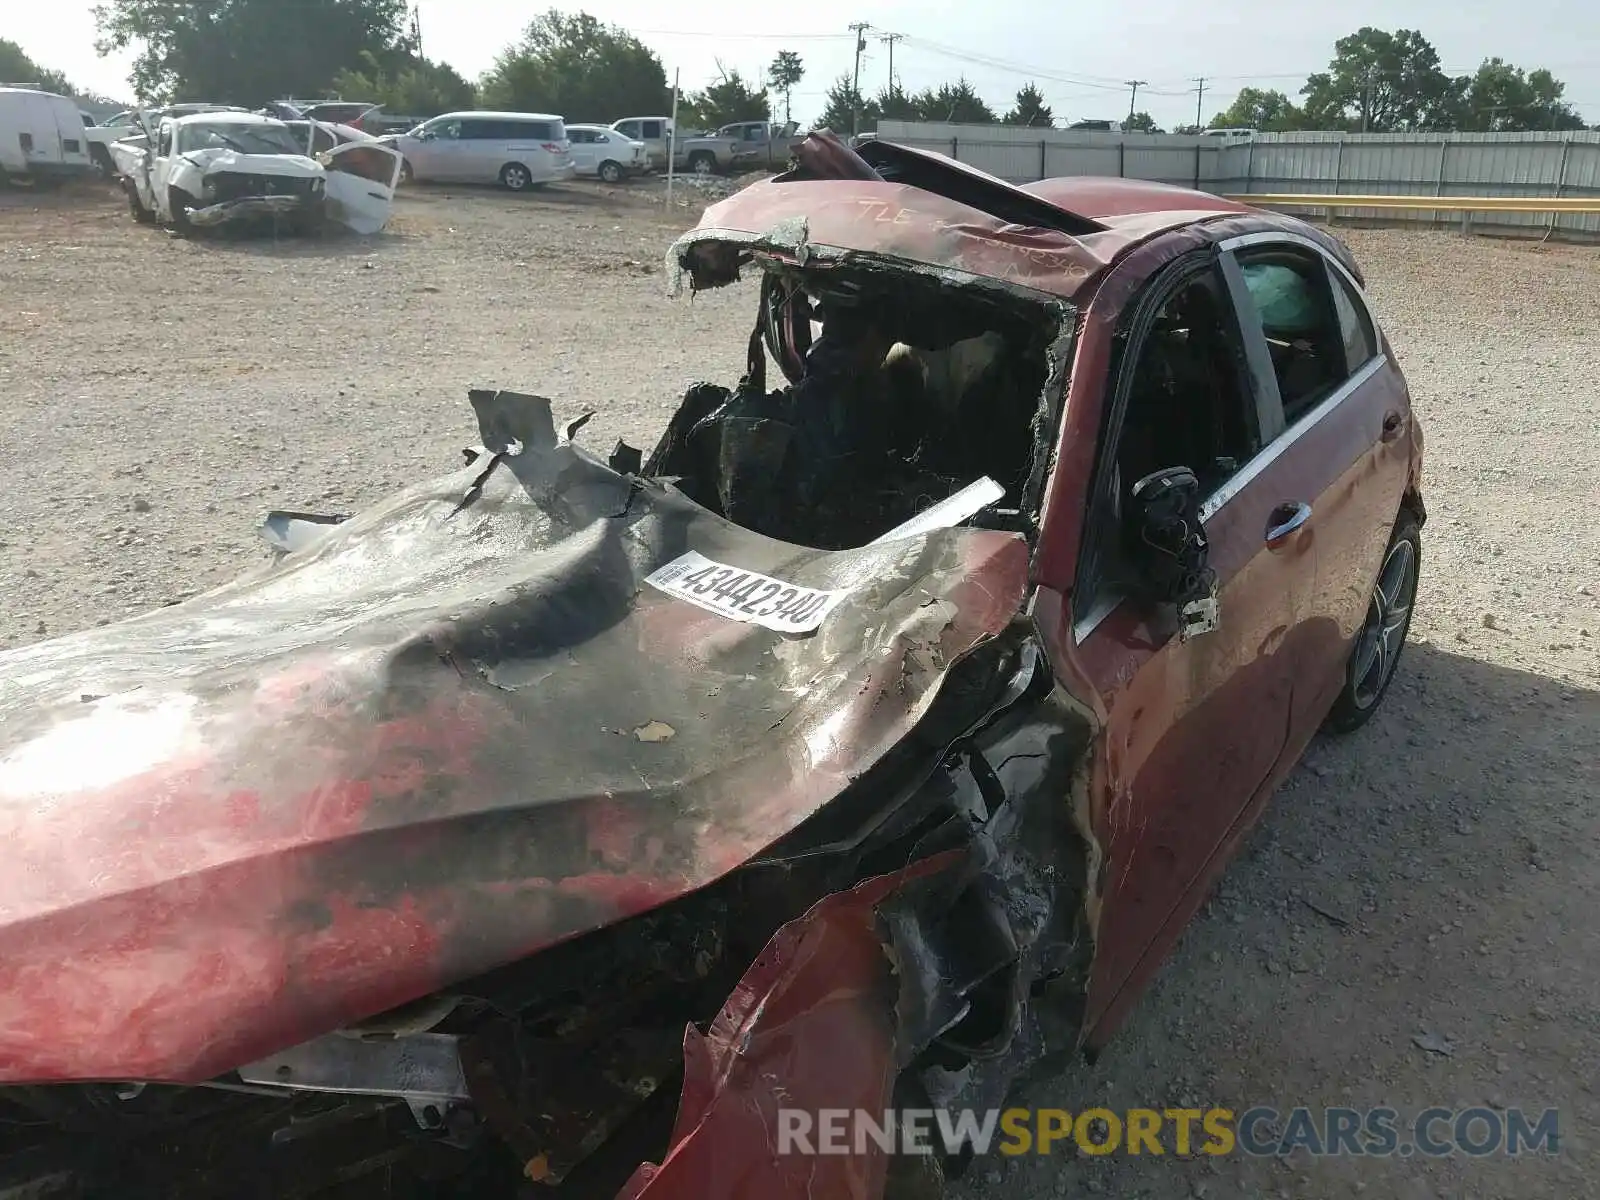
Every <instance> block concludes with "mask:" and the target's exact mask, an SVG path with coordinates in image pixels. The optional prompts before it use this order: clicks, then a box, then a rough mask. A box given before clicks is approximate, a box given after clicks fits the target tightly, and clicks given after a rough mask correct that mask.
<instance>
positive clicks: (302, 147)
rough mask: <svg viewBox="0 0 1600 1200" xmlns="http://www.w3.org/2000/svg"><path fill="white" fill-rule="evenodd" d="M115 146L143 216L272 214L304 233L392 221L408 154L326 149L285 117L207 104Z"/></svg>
mask: <svg viewBox="0 0 1600 1200" xmlns="http://www.w3.org/2000/svg"><path fill="white" fill-rule="evenodd" d="M142 124H143V127H144V129H145V133H144V134H143V135H142V136H138V137H133V138H127V139H124V140H122V141H119V142H115V143H113V144H112V147H111V154H112V157H113V158H114V159H115V161H116V165H117V171H118V174H119V175H120V176H121V178H122V184H123V190H124V191H125V192H126V193H127V197H128V207H129V209H130V210H131V212H132V213H133V218H134V220H136V221H138V222H140V223H141V224H156V223H160V224H164V225H169V226H171V227H172V228H173V229H175V230H177V231H178V232H180V233H185V232H188V231H189V230H191V229H196V228H207V229H208V228H215V227H218V226H223V225H232V224H240V223H248V222H259V221H270V222H271V223H272V224H273V225H274V227H279V226H281V225H287V226H288V227H289V228H290V229H292V230H293V231H294V232H296V233H317V232H320V231H321V230H322V228H323V226H324V225H325V223H326V222H327V221H328V220H330V219H331V220H334V221H337V222H339V223H341V224H344V225H347V226H349V227H350V228H351V229H353V230H355V231H356V232H358V233H376V232H378V231H379V230H381V229H382V228H383V227H384V226H385V225H387V224H388V221H389V213H390V209H391V208H392V206H393V203H394V189H395V186H396V184H397V183H398V182H399V174H400V157H399V155H397V154H395V153H394V152H393V151H390V150H388V149H387V148H386V147H384V146H381V145H379V144H378V143H377V142H375V141H374V142H343V141H340V142H339V143H338V144H337V145H333V146H331V147H330V148H329V149H328V150H327V151H326V152H325V153H323V154H321V155H320V156H318V157H317V158H313V157H311V154H310V151H311V150H312V147H311V146H309V145H307V144H306V143H305V142H304V141H302V140H301V139H300V138H297V137H296V135H295V133H294V132H293V131H292V130H290V129H289V127H288V126H287V125H285V124H284V122H282V121H279V120H276V119H274V118H272V117H264V116H260V115H258V114H255V113H235V112H208V113H197V114H194V115H191V116H181V117H164V118H161V119H160V120H159V121H158V122H152V121H149V120H148V119H146V120H144V121H143V122H142Z"/></svg>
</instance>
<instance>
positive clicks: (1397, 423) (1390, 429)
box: [1382, 412, 1406, 442]
mask: <svg viewBox="0 0 1600 1200" xmlns="http://www.w3.org/2000/svg"><path fill="white" fill-rule="evenodd" d="M1405 427H1406V419H1405V418H1404V417H1402V416H1401V415H1400V414H1399V413H1397V412H1392V413H1388V414H1386V415H1385V416H1384V418H1383V435H1382V440H1383V441H1386V442H1392V441H1394V440H1395V438H1397V437H1399V436H1400V431H1401V430H1402V429H1404V428H1405Z"/></svg>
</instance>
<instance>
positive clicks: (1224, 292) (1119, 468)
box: [1072, 248, 1316, 1044]
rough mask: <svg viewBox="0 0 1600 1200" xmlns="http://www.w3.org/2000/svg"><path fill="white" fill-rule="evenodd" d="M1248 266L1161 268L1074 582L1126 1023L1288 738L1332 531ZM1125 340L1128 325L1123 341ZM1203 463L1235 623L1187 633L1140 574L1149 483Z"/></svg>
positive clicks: (1222, 620) (1125, 365)
mask: <svg viewBox="0 0 1600 1200" xmlns="http://www.w3.org/2000/svg"><path fill="white" fill-rule="evenodd" d="M1241 289H1242V284H1241V283H1240V280H1239V279H1238V269H1237V266H1236V265H1235V264H1234V263H1233V261H1232V260H1231V259H1230V258H1229V257H1228V256H1226V255H1223V254H1221V253H1219V252H1218V251H1217V250H1216V249H1215V248H1212V249H1209V250H1206V251H1202V252H1198V253H1197V254H1194V255H1190V256H1187V257H1185V258H1183V259H1180V260H1178V261H1177V262H1176V263H1174V264H1172V265H1171V266H1169V267H1168V268H1166V269H1165V270H1164V271H1163V272H1162V273H1161V274H1159V275H1157V276H1156V277H1155V278H1154V279H1152V280H1151V281H1150V282H1149V283H1148V284H1147V285H1146V286H1145V287H1144V288H1143V290H1142V293H1141V294H1140V297H1139V299H1138V300H1136V301H1135V303H1134V305H1133V307H1132V309H1131V312H1130V313H1129V315H1128V316H1127V317H1126V318H1125V319H1124V321H1123V322H1122V323H1121V332H1120V334H1119V335H1118V344H1119V345H1120V346H1121V349H1120V351H1118V352H1116V353H1115V354H1114V357H1113V368H1112V375H1111V378H1110V380H1109V382H1108V387H1109V391H1108V393H1107V395H1108V399H1107V401H1106V404H1107V407H1108V409H1109V413H1108V416H1107V419H1106V421H1105V423H1104V430H1103V432H1102V435H1101V443H1100V446H1099V448H1098V451H1097V466H1096V473H1095V485H1094V490H1093V493H1092V496H1091V501H1090V506H1089V519H1088V523H1087V525H1086V528H1085V533H1084V540H1083V546H1084V551H1083V556H1082V559H1081V561H1080V565H1079V569H1078V574H1077V581H1076V584H1075V587H1074V594H1073V616H1074V628H1073V635H1072V636H1073V639H1074V641H1075V642H1076V646H1077V657H1078V659H1079V662H1080V663H1081V666H1082V669H1083V672H1084V675H1085V676H1086V678H1087V680H1088V681H1089V683H1090V684H1091V685H1092V687H1093V688H1094V690H1095V692H1096V694H1097V697H1098V702H1099V706H1100V707H1101V708H1102V709H1103V711H1104V714H1105V726H1104V731H1103V736H1102V739H1101V742H1100V749H1099V751H1098V754H1097V761H1096V764H1095V780H1096V782H1095V790H1096V798H1097V801H1098V804H1099V819H1098V821H1097V824H1098V827H1099V828H1100V829H1101V831H1102V834H1101V835H1102V838H1103V839H1104V843H1105V844H1104V845H1103V847H1102V849H1103V851H1104V853H1105V867H1104V876H1103V885H1102V887H1103V890H1102V900H1101V905H1102V907H1101V917H1100V926H1099V932H1098V936H1097V951H1096V960H1095V971H1094V977H1093V980H1092V983H1091V989H1090V1008H1089V1013H1088V1025H1087V1027H1088V1028H1089V1029H1090V1030H1091V1043H1092V1044H1099V1043H1100V1042H1103V1040H1104V1038H1105V1037H1107V1036H1109V1033H1110V1031H1111V1029H1113V1028H1114V1027H1115V1025H1116V1023H1117V1022H1118V1021H1119V1020H1120V1018H1121V1016H1122V1014H1123V1013H1124V1012H1125V1011H1126V1008H1127V1006H1128V1005H1129V1004H1130V1003H1131V1001H1132V998H1133V996H1135V995H1136V994H1137V993H1138V991H1139V990H1140V988H1141V987H1142V985H1143V983H1144V982H1145V981H1146V980H1147V979H1148V977H1149V975H1150V974H1151V973H1152V972H1153V970H1154V968H1155V965H1156V964H1157V963H1158V962H1159V960H1160V959H1161V957H1162V956H1163V955H1164V954H1165V952H1166V950H1167V949H1168V948H1169V947H1170V945H1171V943H1172V941H1173V940H1175V938H1176V937H1177V934H1178V932H1179V931H1180V930H1181V929H1182V926H1183V924H1184V923H1185V922H1186V920H1187V918H1188V916H1189V914H1190V913H1192V911H1193V909H1194V908H1195V907H1196V906H1197V905H1198V903H1199V901H1200V899H1203V897H1204V887H1205V884H1206V881H1207V880H1208V879H1209V878H1210V874H1211V872H1212V871H1213V870H1214V869H1215V867H1216V865H1217V864H1219V863H1220V862H1221V861H1223V858H1224V857H1225V853H1226V850H1227V848H1228V847H1229V846H1230V845H1231V840H1232V839H1233V838H1234V837H1235V836H1236V832H1237V830H1238V829H1239V828H1240V827H1241V823H1242V822H1243V821H1244V820H1245V817H1246V814H1247V813H1248V812H1250V811H1251V808H1252V805H1254V804H1256V803H1257V802H1258V801H1259V800H1260V798H1262V797H1263V796H1264V795H1265V794H1266V793H1267V792H1268V790H1269V789H1270V787H1271V785H1272V783H1273V782H1274V777H1275V773H1276V771H1277V770H1278V768H1279V765H1280V763H1281V762H1282V761H1283V756H1284V749H1285V746H1286V745H1287V742H1288V737H1289V729H1290V715H1291V712H1292V709H1293V701H1294V690H1295V678H1296V672H1295V663H1296V655H1297V653H1298V643H1299V639H1300V636H1301V634H1300V627H1301V625H1302V623H1303V622H1304V621H1305V619H1306V617H1307V615H1308V611H1309V604H1310V598H1311V594H1312V589H1313V586H1314V581H1315V577H1316V565H1315V560H1316V548H1315V545H1314V543H1313V542H1312V540H1311V539H1310V537H1309V536H1307V535H1306V534H1305V531H1304V529H1303V527H1301V526H1299V525H1297V524H1296V523H1295V521H1294V520H1293V519H1292V516H1293V512H1294V511H1297V510H1291V509H1290V508H1288V507H1286V505H1287V504H1289V503H1292V502H1293V501H1295V500H1296V499H1297V498H1298V497H1299V496H1300V494H1301V488H1302V486H1303V485H1302V480H1303V478H1304V475H1305V464H1304V462H1303V461H1302V459H1303V457H1304V451H1303V449H1301V450H1297V449H1296V448H1295V447H1294V446H1293V445H1287V444H1285V443H1284V442H1282V441H1281V440H1280V435H1281V434H1282V431H1283V421H1282V413H1281V411H1280V410H1279V409H1278V408H1277V407H1276V405H1277V397H1276V393H1275V392H1274V391H1273V389H1272V388H1271V387H1270V379H1269V376H1270V372H1271V367H1270V364H1269V363H1267V362H1266V361H1265V358H1264V354H1263V353H1262V346H1261V345H1260V340H1259V338H1256V339H1255V340H1253V341H1252V340H1251V339H1250V338H1249V337H1248V336H1247V334H1248V330H1247V329H1245V328H1244V327H1243V326H1242V324H1241V320H1240V313H1239V300H1240V293H1241ZM1123 339H1125V340H1123ZM1174 466H1185V467H1189V468H1190V469H1191V470H1193V471H1194V472H1195V474H1196V475H1197V476H1198V477H1199V479H1200V482H1201V494H1202V496H1203V503H1202V506H1201V509H1200V523H1201V525H1202V527H1203V529H1204V531H1205V536H1206V538H1207V539H1208V541H1209V565H1210V567H1211V569H1212V570H1213V571H1214V572H1215V587H1216V598H1217V602H1218V611H1217V619H1216V628H1215V629H1213V630H1212V631H1210V632H1207V633H1201V634H1198V635H1197V636H1193V637H1190V638H1189V639H1187V640H1185V639H1184V638H1182V637H1180V636H1179V633H1178V628H1177V620H1176V617H1175V613H1174V611H1173V609H1172V607H1171V606H1169V605H1156V604H1152V603H1149V602H1146V601H1142V600H1139V599H1136V598H1135V595H1136V589H1134V588H1131V587H1128V586H1126V585H1123V584H1121V583H1119V580H1121V579H1128V578H1131V577H1133V576H1134V575H1135V574H1136V568H1135V567H1134V566H1133V565H1132V564H1133V560H1135V559H1136V557H1137V555H1138V553H1140V551H1139V549H1138V543H1137V541H1136V539H1135V537H1134V535H1133V534H1132V532H1131V531H1132V529H1133V528H1134V527H1133V526H1131V525H1130V524H1129V522H1130V521H1132V520H1133V519H1134V518H1133V516H1132V513H1131V511H1130V509H1131V499H1130V496H1131V489H1132V485H1133V483H1134V482H1135V481H1136V480H1137V479H1138V478H1140V477H1142V476H1143V475H1145V474H1147V473H1149V472H1151V471H1157V470H1161V469H1164V468H1168V467H1174Z"/></svg>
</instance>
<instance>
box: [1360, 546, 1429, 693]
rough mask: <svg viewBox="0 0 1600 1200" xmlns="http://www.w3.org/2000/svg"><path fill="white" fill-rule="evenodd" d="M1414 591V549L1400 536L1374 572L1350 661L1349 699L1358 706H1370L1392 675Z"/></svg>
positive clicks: (1409, 614) (1415, 563)
mask: <svg viewBox="0 0 1600 1200" xmlns="http://www.w3.org/2000/svg"><path fill="white" fill-rule="evenodd" d="M1416 591H1417V551H1416V547H1415V546H1414V545H1413V544H1412V543H1411V541H1410V540H1408V539H1404V538H1402V539H1401V540H1400V541H1397V542H1396V543H1395V544H1394V545H1393V546H1392V547H1391V548H1390V550H1389V557H1388V558H1386V559H1384V560H1383V570H1382V571H1380V572H1379V573H1378V585H1377V587H1375V588H1374V589H1373V592H1372V602H1371V603H1370V604H1368V606H1367V620H1366V623H1365V624H1364V625H1363V626H1362V627H1361V634H1360V636H1359V637H1358V639H1357V641H1356V651H1355V656H1354V658H1353V660H1352V665H1351V671H1350V680H1351V698H1352V699H1353V700H1354V701H1355V704H1356V707H1358V708H1370V707H1371V706H1372V705H1373V704H1375V703H1377V700H1378V697H1379V696H1381V695H1383V689H1384V686H1385V685H1386V684H1387V683H1388V682H1389V677H1390V676H1391V675H1393V674H1394V669H1395V665H1396V663H1397V662H1398V661H1399V658H1400V647H1401V646H1402V645H1403V644H1404V643H1405V638H1406V628H1407V626H1408V625H1409V624H1410V623H1411V607H1412V603H1413V602H1414V601H1415V599H1416Z"/></svg>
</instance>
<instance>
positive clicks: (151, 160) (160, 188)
mask: <svg viewBox="0 0 1600 1200" xmlns="http://www.w3.org/2000/svg"><path fill="white" fill-rule="evenodd" d="M176 139H177V126H176V125H174V124H173V123H172V121H170V120H163V121H162V122H161V124H160V126H159V127H158V128H157V130H156V136H155V140H154V142H153V143H152V146H153V149H152V151H151V153H150V155H149V156H148V157H147V158H146V159H145V162H146V163H147V164H148V169H147V170H146V171H145V188H147V189H148V198H149V202H150V207H151V208H152V209H153V210H154V211H155V212H156V213H157V214H159V215H160V216H161V217H162V218H163V219H166V220H171V219H172V203H171V196H170V194H169V193H168V191H167V176H168V175H170V174H171V173H172V161H173V156H174V155H175V153H176V148H175V142H176ZM143 190H144V189H141V191H143Z"/></svg>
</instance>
